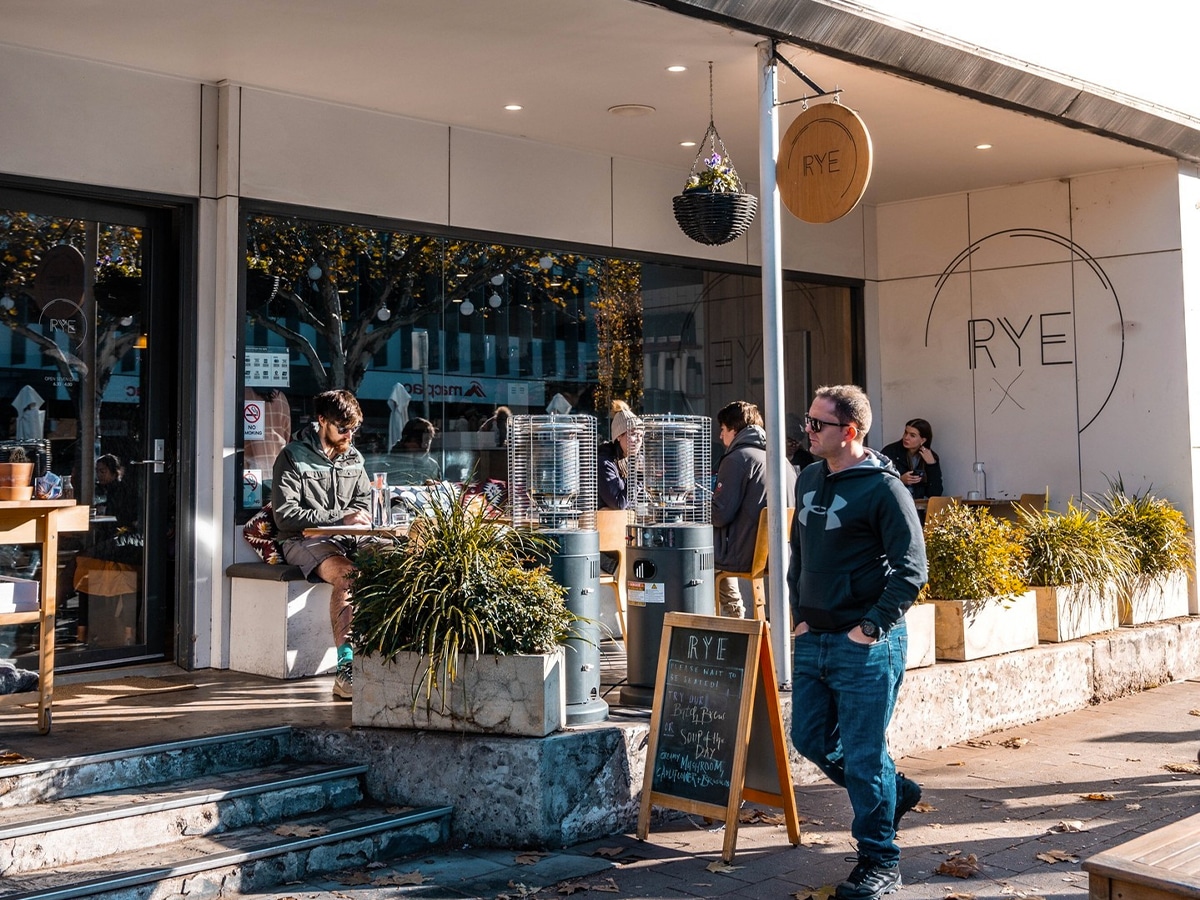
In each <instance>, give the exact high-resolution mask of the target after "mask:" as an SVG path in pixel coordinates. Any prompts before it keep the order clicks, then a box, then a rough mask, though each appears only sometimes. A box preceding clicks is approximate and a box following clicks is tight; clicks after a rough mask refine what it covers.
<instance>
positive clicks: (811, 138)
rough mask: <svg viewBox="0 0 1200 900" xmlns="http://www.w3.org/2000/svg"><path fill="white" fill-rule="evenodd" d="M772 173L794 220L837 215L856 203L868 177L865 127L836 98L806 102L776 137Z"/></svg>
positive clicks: (821, 220)
mask: <svg viewBox="0 0 1200 900" xmlns="http://www.w3.org/2000/svg"><path fill="white" fill-rule="evenodd" d="M775 178H776V181H777V182H778V184H779V195H780V197H781V199H782V200H783V204H784V206H786V207H787V208H788V211H789V212H791V214H792V215H793V216H795V217H796V218H797V219H801V220H803V221H805V222H813V223H816V224H822V223H825V222H832V221H833V220H834V219H840V218H841V217H842V216H844V215H845V214H846V213H848V212H850V210H852V209H854V207H855V206H857V205H858V201H859V200H861V199H862V195H863V192H864V191H865V190H866V189H867V182H868V181H869V180H870V178H871V136H870V135H869V134H867V126H866V125H864V124H863V121H862V119H860V118H859V117H858V113H856V112H855V111H854V110H852V109H850V108H849V107H846V106H842V105H841V104H840V103H821V104H818V105H817V106H811V107H809V108H808V109H806V110H805V111H804V112H802V113H800V115H799V116H798V117H797V118H796V121H794V122H793V123H792V124H791V127H790V128H788V130H787V133H786V134H785V135H784V136H783V140H782V141H780V142H779V162H778V163H776V166H775Z"/></svg>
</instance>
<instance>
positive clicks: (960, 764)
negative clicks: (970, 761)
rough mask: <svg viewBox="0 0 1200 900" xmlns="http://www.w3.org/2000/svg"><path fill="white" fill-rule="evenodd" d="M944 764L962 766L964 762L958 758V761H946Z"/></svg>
mask: <svg viewBox="0 0 1200 900" xmlns="http://www.w3.org/2000/svg"><path fill="white" fill-rule="evenodd" d="M946 765H948V766H963V765H966V763H964V762H963V761H962V760H959V761H958V762H950V763H946Z"/></svg>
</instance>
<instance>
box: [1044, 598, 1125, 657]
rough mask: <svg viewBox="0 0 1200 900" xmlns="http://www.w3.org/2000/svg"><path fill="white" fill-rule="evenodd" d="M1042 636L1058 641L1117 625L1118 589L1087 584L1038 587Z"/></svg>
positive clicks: (1094, 632)
mask: <svg viewBox="0 0 1200 900" xmlns="http://www.w3.org/2000/svg"><path fill="white" fill-rule="evenodd" d="M1033 590H1034V593H1035V594H1036V595H1037V615H1038V639H1039V640H1043V641H1049V642H1052V643H1058V642H1060V641H1072V640H1074V639H1075V638H1080V637H1085V636H1086V635H1089V634H1098V633H1099V632H1101V631H1112V630H1113V629H1114V628H1116V627H1117V596H1118V594H1117V589H1116V587H1113V586H1109V587H1108V588H1106V589H1105V590H1104V591H1103V592H1100V591H1097V590H1095V589H1094V588H1089V587H1085V586H1084V585H1079V584H1073V585H1058V586H1055V587H1035V588H1034V589H1033Z"/></svg>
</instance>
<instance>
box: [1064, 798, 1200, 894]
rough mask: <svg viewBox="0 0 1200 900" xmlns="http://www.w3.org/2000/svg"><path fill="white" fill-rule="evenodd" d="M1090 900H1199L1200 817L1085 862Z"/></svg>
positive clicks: (1163, 828) (1191, 817)
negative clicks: (1169, 899) (1177, 898)
mask: <svg viewBox="0 0 1200 900" xmlns="http://www.w3.org/2000/svg"><path fill="white" fill-rule="evenodd" d="M1083 869H1084V871H1085V872H1087V873H1088V895H1089V897H1090V898H1091V900H1166V898H1170V897H1189V898H1193V900H1194V898H1197V897H1200V815H1196V816H1190V817H1189V818H1186V819H1183V820H1182V821H1179V822H1174V823H1172V824H1171V825H1164V826H1163V827H1162V828H1156V829H1155V830H1154V831H1151V832H1149V833H1147V834H1143V835H1142V836H1140V837H1136V838H1134V839H1133V840H1131V841H1127V842H1126V843H1124V844H1121V845H1119V846H1117V847H1113V848H1112V849H1111V850H1105V851H1103V852H1101V853H1098V854H1096V855H1095V856H1093V857H1091V858H1090V859H1085V860H1084V861H1083Z"/></svg>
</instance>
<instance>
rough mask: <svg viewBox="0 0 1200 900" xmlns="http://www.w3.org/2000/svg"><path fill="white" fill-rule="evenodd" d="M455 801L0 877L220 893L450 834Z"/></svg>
mask: <svg viewBox="0 0 1200 900" xmlns="http://www.w3.org/2000/svg"><path fill="white" fill-rule="evenodd" d="M451 812H452V809H451V808H450V807H426V808H423V809H408V810H395V811H389V810H386V809H381V808H378V807H366V806H360V807H357V808H355V809H350V810H344V811H340V812H338V813H336V814H331V813H330V812H328V811H326V812H323V813H317V814H313V815H306V816H299V817H295V818H292V819H289V820H288V821H287V822H286V823H284V824H276V823H270V824H255V825H248V826H246V827H243V828H237V829H234V830H232V831H225V832H221V833H218V834H214V835H181V836H180V837H179V838H178V839H177V840H176V841H174V842H173V843H170V844H165V845H162V846H158V847H152V848H148V849H142V850H131V851H127V852H123V853H115V854H112V855H110V856H105V857H102V858H99V859H94V860H89V861H87V862H81V863H74V864H71V865H64V866H59V867H57V868H55V869H53V870H43V871H39V872H35V873H22V874H18V875H14V876H12V877H5V878H4V880H3V882H0V898H2V900H71V898H79V897H95V898H101V900H159V898H168V897H175V898H178V897H183V896H186V897H187V898H188V900H217V898H220V897H229V896H231V895H237V894H248V893H251V892H255V891H260V890H263V889H265V888H269V887H271V886H274V885H278V884H282V883H286V882H295V881H300V880H303V879H305V878H313V877H315V876H317V875H319V874H321V873H325V872H335V871H338V870H340V869H344V868H349V867H359V866H365V865H367V864H369V863H371V862H375V861H383V860H388V859H394V858H396V857H399V856H403V855H405V854H409V853H417V852H422V851H425V850H427V849H429V848H432V847H435V846H437V845H439V844H442V843H444V842H445V841H446V840H447V838H448V836H449V828H450V825H449V821H450V814H451Z"/></svg>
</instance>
